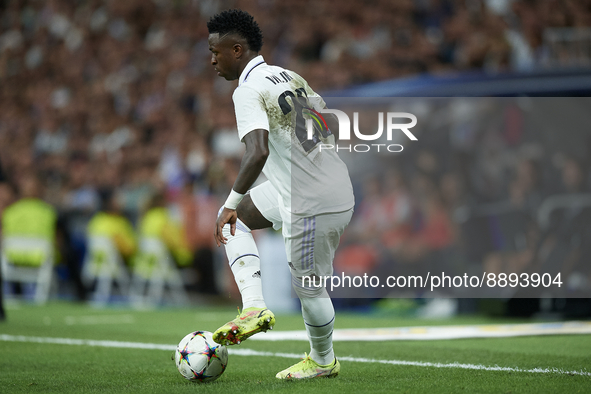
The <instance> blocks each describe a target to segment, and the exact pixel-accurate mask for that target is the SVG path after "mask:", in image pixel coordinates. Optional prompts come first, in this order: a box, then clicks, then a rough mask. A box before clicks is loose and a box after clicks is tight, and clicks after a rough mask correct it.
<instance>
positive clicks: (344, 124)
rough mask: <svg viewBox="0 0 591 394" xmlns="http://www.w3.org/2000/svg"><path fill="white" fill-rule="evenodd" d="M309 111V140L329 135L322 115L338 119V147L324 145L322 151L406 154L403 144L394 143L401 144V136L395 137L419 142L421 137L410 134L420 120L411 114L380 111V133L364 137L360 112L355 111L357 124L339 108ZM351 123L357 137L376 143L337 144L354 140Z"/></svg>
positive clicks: (378, 131) (354, 116)
mask: <svg viewBox="0 0 591 394" xmlns="http://www.w3.org/2000/svg"><path fill="white" fill-rule="evenodd" d="M305 110H307V111H308V113H307V114H308V115H309V117H308V118H307V119H306V132H307V139H308V140H314V141H316V140H318V138H319V137H320V135H319V133H320V134H322V135H324V134H325V133H324V132H323V131H324V130H327V129H329V128H328V125H327V122H326V119H325V118H324V117H323V116H322V114H333V115H334V116H336V118H337V120H338V130H335V131H337V132H338V136H337V135H335V139H336V142H335V144H334V145H333V144H320V150H321V151H322V150H326V149H334V150H336V151H337V152H338V151H342V150H345V151H348V152H369V151H376V152H380V151H387V152H392V153H398V152H402V150H403V149H404V147H403V146H402V145H401V144H397V143H391V142H392V141H393V140H394V139H395V140H396V141H398V137H399V136H398V135H395V133H403V134H404V135H405V136H406V137H408V139H409V140H411V141H417V137H416V136H415V135H414V134H413V133H412V132H411V131H410V129H411V128H413V127H414V126H416V124H417V117H416V116H415V115H413V114H411V113H408V112H386V113H384V112H378V114H377V116H378V128H377V131H376V132H375V133H373V134H364V133H362V132H361V130H360V127H359V112H353V122H351V120H350V119H349V116H348V115H347V114H346V113H345V112H344V111H341V110H338V109H322V110H319V111H316V110H314V109H312V108H308V107H306V108H305ZM402 120H410V122H405V123H400V122H401V121H402ZM351 124H353V134H354V136H355V137H356V138H357V139H358V140H361V141H373V143H371V144H370V143H362V144H348V145H343V144H340V145H339V144H337V142H340V141H351ZM384 124H385V126H384ZM384 131H385V133H384ZM384 134H385V136H384ZM380 142H382V143H380Z"/></svg>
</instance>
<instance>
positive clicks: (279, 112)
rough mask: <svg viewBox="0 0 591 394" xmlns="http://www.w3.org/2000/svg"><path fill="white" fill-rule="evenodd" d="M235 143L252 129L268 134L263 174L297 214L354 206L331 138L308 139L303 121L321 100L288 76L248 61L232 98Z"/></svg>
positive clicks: (283, 203)
mask: <svg viewBox="0 0 591 394" xmlns="http://www.w3.org/2000/svg"><path fill="white" fill-rule="evenodd" d="M232 99H233V101H234V109H235V111H236V123H237V126H238V135H239V137H240V140H242V139H243V138H244V136H245V135H246V134H248V133H249V132H251V131H253V130H255V129H264V130H268V131H269V157H268V158H267V162H266V164H265V167H264V168H263V173H264V174H265V176H266V177H267V179H268V180H269V181H270V182H271V183H272V184H273V186H274V187H275V189H277V191H278V193H279V196H280V206H281V207H282V208H283V209H285V210H286V211H287V212H289V213H291V214H296V215H316V214H321V213H329V212H342V211H346V210H348V209H351V208H352V207H353V205H354V198H353V187H352V186H351V179H350V178H349V172H348V170H347V166H346V165H345V163H343V161H342V160H341V159H340V158H339V157H338V155H337V153H336V152H335V151H334V149H326V148H325V149H320V146H321V144H331V145H333V146H335V142H334V136H333V135H327V136H322V135H321V134H320V133H316V134H315V137H314V138H313V139H311V140H308V138H307V132H306V127H305V126H306V125H305V121H306V119H308V118H310V113H311V112H312V111H311V109H314V110H316V111H318V110H321V109H323V108H324V107H325V103H324V100H322V98H321V97H320V96H319V95H318V94H316V93H315V92H314V91H313V90H312V89H311V88H310V86H308V83H307V82H306V81H305V80H304V79H303V78H302V77H300V76H299V75H298V74H296V73H294V72H293V71H289V70H286V69H284V68H281V67H277V66H270V65H268V64H267V63H265V61H264V59H263V57H262V56H257V57H255V58H254V59H252V60H251V61H250V62H249V63H248V64H247V66H246V68H245V69H244V71H243V72H242V74H241V75H240V79H239V85H238V87H237V88H236V90H235V91H234V94H233V96H232Z"/></svg>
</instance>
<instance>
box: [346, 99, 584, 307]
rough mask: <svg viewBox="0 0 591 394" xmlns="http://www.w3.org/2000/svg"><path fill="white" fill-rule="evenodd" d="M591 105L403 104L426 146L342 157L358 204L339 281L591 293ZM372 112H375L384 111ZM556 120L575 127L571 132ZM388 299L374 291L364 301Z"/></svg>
mask: <svg viewBox="0 0 591 394" xmlns="http://www.w3.org/2000/svg"><path fill="white" fill-rule="evenodd" d="M388 100H391V99H388ZM413 101H414V103H413ZM589 103H590V102H589V100H588V99H587V98H563V99H561V98H556V99H551V98H531V99H520V98H492V99H491V98H447V99H446V98H440V99H408V98H407V99H394V101H393V104H392V108H396V109H397V110H410V112H412V113H415V114H417V117H418V118H419V119H421V124H420V125H418V126H417V127H416V128H413V131H414V130H415V129H416V131H414V132H415V133H416V136H417V138H418V140H419V141H420V142H421V144H420V146H418V145H413V144H412V141H410V142H407V141H399V142H400V143H401V144H402V145H403V146H404V150H403V152H402V153H400V154H392V153H383V154H382V155H378V154H375V153H374V154H373V155H371V156H369V155H368V154H367V153H365V154H364V153H351V154H347V153H346V152H345V154H344V155H342V156H344V158H345V159H346V161H347V163H348V166H349V169H350V171H351V172H352V174H353V180H354V187H355V189H356V190H355V198H356V201H357V202H358V203H357V206H356V211H355V215H354V217H353V220H352V222H351V224H350V225H349V227H348V228H347V229H346V231H345V234H344V236H343V238H342V242H341V247H340V248H339V250H338V251H337V256H336V258H335V269H336V271H337V273H340V272H343V273H345V274H347V275H360V276H362V275H364V274H368V275H377V276H378V277H380V278H382V280H384V278H386V277H387V276H389V275H394V276H398V275H423V277H424V276H425V275H426V274H427V272H431V273H433V272H445V273H446V274H448V275H452V276H453V275H460V276H462V275H464V274H465V273H467V274H469V275H470V274H477V275H481V274H482V272H483V271H484V272H487V273H494V274H501V273H504V274H507V275H509V274H512V273H515V274H520V273H524V272H525V273H534V272H537V273H549V274H551V275H553V278H554V277H555V275H557V274H560V276H561V277H562V279H563V282H564V284H563V287H562V289H561V290H564V291H565V293H564V294H568V295H573V294H582V293H580V292H582V291H587V293H586V294H589V293H588V291H589V290H591V265H589V263H588V260H587V256H588V253H589V252H591V249H589V245H591V224H590V223H591V171H590V169H591V162H590V161H589V157H591V133H589V130H588V126H587V123H586V120H585V119H588V117H587V116H586V115H584V113H585V112H586V109H585V108H586V107H587V106H588V105H589ZM417 104H420V105H419V106H417ZM421 107H422V109H421ZM569 110H572V111H573V112H572V113H569ZM367 112H368V113H370V114H372V115H373V116H375V112H376V110H375V109H371V110H368V111H367ZM359 116H360V117H362V116H364V117H366V118H367V115H366V114H363V112H361V114H360V115H359ZM372 120H373V119H372ZM553 121H556V122H558V123H561V124H562V125H563V126H564V127H563V128H562V129H561V131H560V132H558V131H557V129H556V128H554V127H552V126H551V124H552V122H553ZM374 122H375V121H374ZM365 127H366V130H367V125H365ZM358 142H361V143H363V142H365V141H358ZM364 290H365V291H367V290H368V289H364ZM509 290H512V289H509ZM384 291H385V293H384ZM389 291H390V290H388V289H385V290H384V289H373V290H372V289H369V292H367V293H366V294H365V296H370V295H372V294H374V296H378V295H379V296H385V295H387V293H388V292H389ZM396 291H397V292H396V293H395V294H398V295H400V294H404V295H407V296H410V297H412V296H419V295H420V293H421V291H420V290H416V289H402V290H401V289H397V290H396ZM372 292H373V293H372ZM345 294H346V292H345ZM491 294H494V295H495V296H498V292H497V293H491ZM357 295H359V294H357ZM456 295H457V293H456ZM513 295H514V294H510V296H513ZM521 295H522V296H523V294H521Z"/></svg>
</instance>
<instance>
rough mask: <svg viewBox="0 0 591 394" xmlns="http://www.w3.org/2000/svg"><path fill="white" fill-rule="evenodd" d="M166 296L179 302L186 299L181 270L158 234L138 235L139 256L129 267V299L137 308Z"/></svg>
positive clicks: (155, 302)
mask: <svg viewBox="0 0 591 394" xmlns="http://www.w3.org/2000/svg"><path fill="white" fill-rule="evenodd" d="M167 290H168V291H167ZM166 298H169V299H170V300H171V301H172V302H174V303H176V304H181V305H184V304H187V303H188V300H189V297H188V296H187V292H186V290H185V287H184V284H183V279H182V277H181V274H180V272H179V270H178V268H177V266H176V264H175V262H174V260H173V258H172V256H171V254H170V252H169V251H168V249H167V247H166V245H164V243H163V242H162V240H160V239H158V238H155V237H142V238H141V239H140V242H139V258H138V259H137V261H136V263H135V264H134V268H133V277H132V281H131V289H130V299H131V303H132V305H133V306H135V307H139V308H141V307H150V306H156V305H158V304H160V303H161V302H162V301H164V300H165V299H166Z"/></svg>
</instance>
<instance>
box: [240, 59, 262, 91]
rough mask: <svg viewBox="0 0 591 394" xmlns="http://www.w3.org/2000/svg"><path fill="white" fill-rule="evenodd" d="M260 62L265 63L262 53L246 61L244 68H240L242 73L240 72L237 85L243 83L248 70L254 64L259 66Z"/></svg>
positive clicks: (251, 68) (253, 66) (252, 67)
mask: <svg viewBox="0 0 591 394" xmlns="http://www.w3.org/2000/svg"><path fill="white" fill-rule="evenodd" d="M261 64H265V59H263V56H262V55H258V56H257V57H255V58H253V59H252V60H251V61H250V62H248V64H247V65H246V67H244V70H242V74H240V78H239V79H238V86H240V85H242V83H244V81H246V79H247V78H248V75H249V74H250V72H251V71H252V70H253V69H254V68H255V67H256V66H260V65H261Z"/></svg>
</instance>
